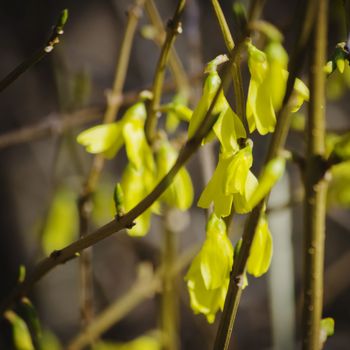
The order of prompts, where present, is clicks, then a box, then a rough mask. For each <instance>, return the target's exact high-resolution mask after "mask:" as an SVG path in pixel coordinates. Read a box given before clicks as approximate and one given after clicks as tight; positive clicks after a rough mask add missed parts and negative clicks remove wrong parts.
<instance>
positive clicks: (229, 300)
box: [214, 0, 318, 350]
mask: <svg viewBox="0 0 350 350" xmlns="http://www.w3.org/2000/svg"><path fill="white" fill-rule="evenodd" d="M254 4H255V6H253V7H252V8H251V11H250V14H251V15H250V16H249V22H251V21H253V20H254V19H255V18H257V16H258V14H259V9H260V10H261V5H262V4H261V2H259V1H255V3H254ZM317 4H318V1H317V0H310V1H308V2H307V3H306V5H304V6H305V8H302V9H301V10H302V12H301V14H302V15H301V16H299V17H298V18H300V19H301V21H300V25H299V30H298V33H297V34H298V36H297V41H296V45H295V49H294V51H293V53H294V54H293V56H292V58H291V61H290V67H289V71H290V73H289V76H288V81H287V88H286V93H285V96H284V99H283V104H282V108H281V110H280V111H279V113H278V116H277V125H276V130H275V132H274V133H273V134H272V139H271V142H270V144H269V149H268V153H267V157H266V160H265V164H267V163H268V162H269V161H270V160H271V159H273V158H275V157H276V156H277V154H278V152H279V151H280V150H281V149H282V148H283V146H284V144H285V140H286V137H287V133H288V130H289V124H290V107H289V99H290V97H291V95H292V91H293V87H294V83H295V79H296V77H297V76H298V74H299V72H300V70H301V66H302V64H301V63H302V62H303V61H304V56H305V52H306V47H307V44H308V41H309V36H310V32H311V28H312V25H313V22H314V21H313V20H314V15H315V13H316V8H317ZM252 14H254V15H255V17H252ZM248 27H249V23H248ZM264 206H265V200H262V201H261V203H259V204H258V205H257V206H256V207H255V208H254V209H253V210H252V212H251V213H250V215H249V217H248V219H247V221H246V224H245V227H244V232H243V236H242V245H241V249H240V251H239V254H238V256H237V258H236V259H235V262H234V265H233V269H232V273H231V278H230V284H229V287H228V291H227V296H226V300H225V306H224V311H223V314H222V317H221V319H220V324H219V329H218V333H217V335H216V339H215V345H214V349H216V350H222V349H225V350H226V349H228V347H229V343H230V339H231V334H232V330H233V325H234V321H235V318H236V314H237V310H238V306H239V302H240V297H241V294H242V283H241V280H242V278H243V277H244V274H245V270H246V264H247V260H248V257H249V252H250V248H251V245H252V242H253V238H254V234H255V230H256V227H257V224H258V222H259V218H260V215H261V213H262V209H263V208H264Z"/></svg>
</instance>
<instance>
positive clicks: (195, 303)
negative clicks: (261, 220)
mask: <svg viewBox="0 0 350 350" xmlns="http://www.w3.org/2000/svg"><path fill="white" fill-rule="evenodd" d="M232 264H233V247H232V244H231V242H230V240H229V239H228V237H227V234H226V225H225V223H224V221H223V220H222V219H219V218H218V217H217V216H216V215H215V214H212V215H211V217H210V218H209V221H208V224H207V236H206V240H205V241H204V244H203V246H202V249H201V250H200V252H199V253H198V255H197V256H196V257H195V258H194V260H193V262H192V264H191V266H190V269H189V271H188V272H187V274H186V277H185V280H186V281H187V287H188V290H189V294H190V300H191V307H192V309H193V311H194V312H195V313H202V314H204V315H205V316H206V317H207V320H208V322H209V323H212V322H214V320H215V314H216V312H217V311H218V310H219V309H221V310H222V309H223V306H224V302H225V297H226V293H227V288H228V284H229V276H230V271H231V268H232Z"/></svg>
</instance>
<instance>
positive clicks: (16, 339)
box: [4, 310, 35, 350]
mask: <svg viewBox="0 0 350 350" xmlns="http://www.w3.org/2000/svg"><path fill="white" fill-rule="evenodd" d="M4 316H5V318H6V319H7V320H8V321H9V322H10V323H11V325H12V337H13V345H14V348H15V349H16V350H35V349H34V345H33V342H32V339H31V336H30V333H29V330H28V327H27V325H26V323H25V322H24V321H23V319H22V318H21V317H19V316H18V315H17V314H16V313H15V312H13V311H12V310H7V311H6V312H5V313H4Z"/></svg>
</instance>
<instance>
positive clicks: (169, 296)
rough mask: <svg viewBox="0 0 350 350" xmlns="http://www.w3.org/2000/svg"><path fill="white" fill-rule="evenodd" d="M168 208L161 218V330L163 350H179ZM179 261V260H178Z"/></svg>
mask: <svg viewBox="0 0 350 350" xmlns="http://www.w3.org/2000/svg"><path fill="white" fill-rule="evenodd" d="M169 215H170V212H169V208H165V212H164V216H163V230H164V234H163V235H162V246H163V247H162V265H163V270H164V272H163V274H162V276H161V285H162V294H161V307H160V313H161V314H160V318H161V329H162V333H163V338H164V344H163V350H177V349H178V348H179V339H178V331H179V312H178V289H177V283H176V279H177V278H178V275H177V274H175V273H173V271H174V265H175V263H176V260H177V257H176V254H177V244H176V234H175V232H173V230H172V227H171V226H172V225H171V224H170V222H169ZM180 261H181V259H180Z"/></svg>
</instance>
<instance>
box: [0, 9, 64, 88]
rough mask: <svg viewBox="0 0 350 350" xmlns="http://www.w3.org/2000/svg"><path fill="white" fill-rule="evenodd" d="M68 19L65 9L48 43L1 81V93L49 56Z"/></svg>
mask: <svg viewBox="0 0 350 350" xmlns="http://www.w3.org/2000/svg"><path fill="white" fill-rule="evenodd" d="M67 19H68V10H67V9H65V10H63V11H62V12H61V14H60V17H59V19H58V21H57V23H56V25H55V26H54V28H53V30H52V33H51V35H50V37H49V39H48V40H47V41H46V43H45V44H44V45H43V46H42V47H41V48H40V49H39V50H38V51H37V52H36V53H34V54H33V56H32V57H30V58H28V59H27V60H25V61H24V62H22V63H21V64H20V65H19V66H17V67H16V68H15V69H14V70H13V71H11V72H10V73H9V74H8V75H7V76H6V77H5V78H3V79H2V80H1V81H0V92H1V91H3V90H5V89H6V88H7V87H8V86H10V85H11V84H12V83H13V82H14V81H15V80H17V79H18V78H19V77H20V76H21V75H22V74H23V73H24V72H25V71H27V70H28V69H29V68H31V67H32V66H34V65H35V64H36V63H38V62H39V61H41V60H42V59H43V58H44V57H45V56H46V55H48V54H49V53H50V52H52V50H53V49H54V48H55V46H56V45H57V44H58V43H59V42H60V39H59V38H60V36H61V35H62V34H63V27H64V25H65V23H66V22H67Z"/></svg>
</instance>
